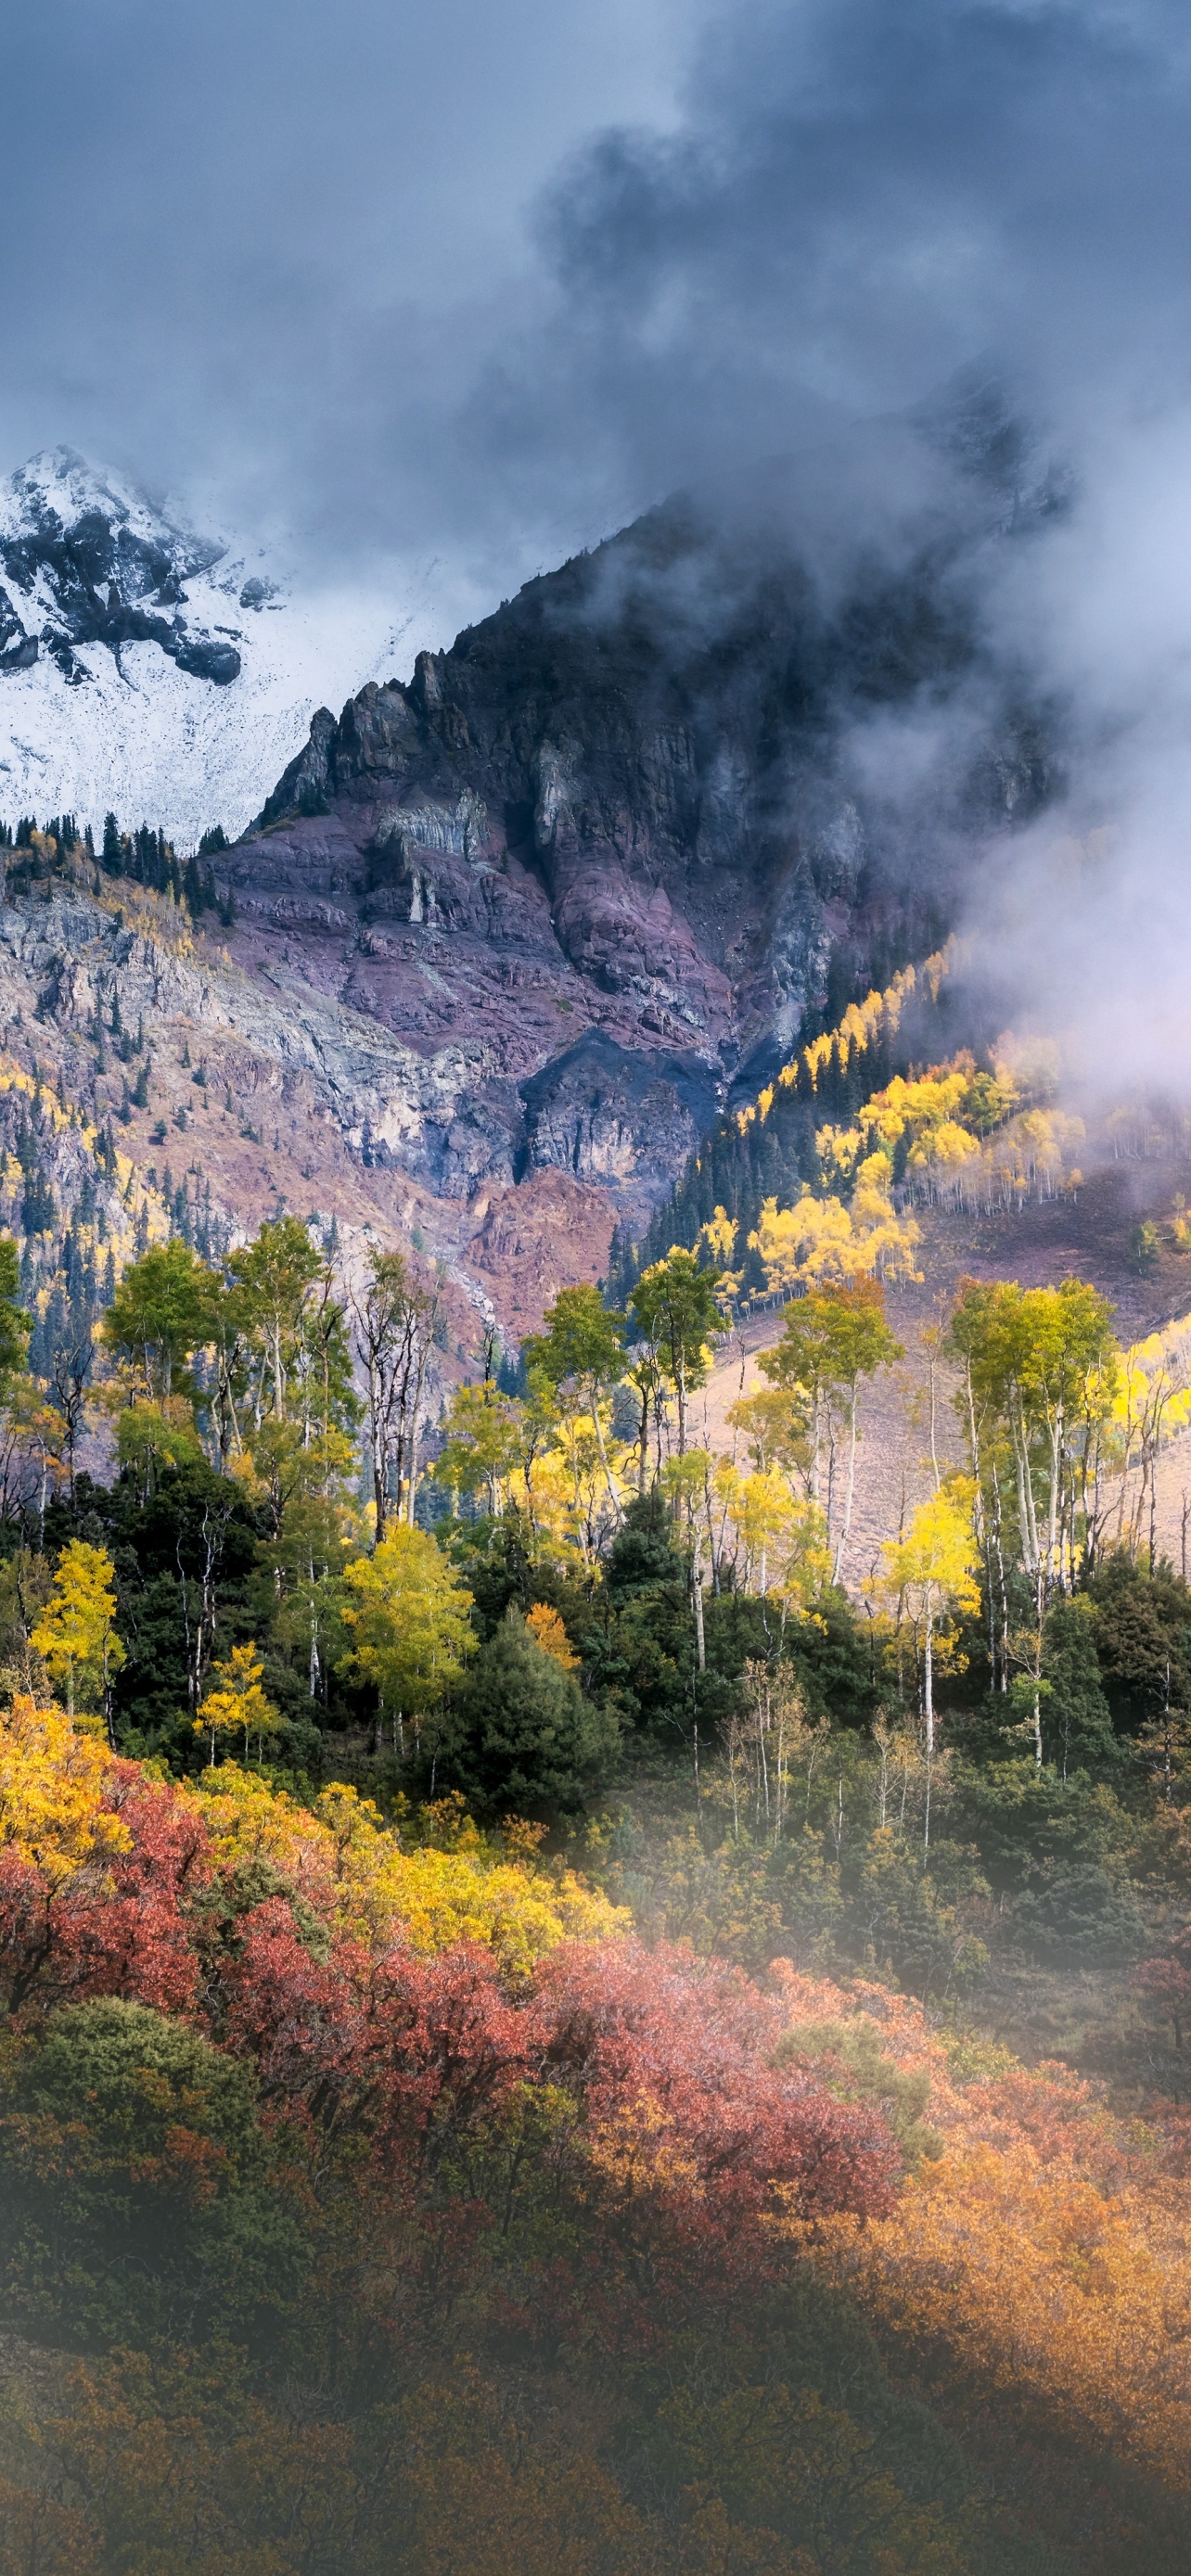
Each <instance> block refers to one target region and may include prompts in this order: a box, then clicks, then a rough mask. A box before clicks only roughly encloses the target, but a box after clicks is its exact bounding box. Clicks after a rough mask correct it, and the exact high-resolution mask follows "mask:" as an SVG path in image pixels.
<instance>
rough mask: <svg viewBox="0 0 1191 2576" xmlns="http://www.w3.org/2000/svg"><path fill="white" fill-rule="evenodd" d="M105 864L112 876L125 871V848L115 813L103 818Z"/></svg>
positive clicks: (120, 874) (119, 874)
mask: <svg viewBox="0 0 1191 2576" xmlns="http://www.w3.org/2000/svg"><path fill="white" fill-rule="evenodd" d="M103 864H104V867H105V869H106V871H107V874H108V875H109V876H110V877H118V876H122V875H123V873H124V848H123V844H122V842H121V839H120V826H119V824H118V822H117V821H116V817H115V815H114V814H105V815H104V818H103Z"/></svg>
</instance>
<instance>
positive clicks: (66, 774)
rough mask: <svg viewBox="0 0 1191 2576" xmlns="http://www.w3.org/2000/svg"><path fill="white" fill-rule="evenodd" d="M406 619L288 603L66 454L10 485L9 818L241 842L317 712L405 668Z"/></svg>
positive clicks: (2, 676) (3, 742)
mask: <svg viewBox="0 0 1191 2576" xmlns="http://www.w3.org/2000/svg"><path fill="white" fill-rule="evenodd" d="M407 623H408V619H404V620H400V621H397V622H396V623H395V622H394V620H393V618H392V616H391V614H388V615H386V614H385V612H384V610H383V609H382V608H380V607H379V605H378V604H377V603H376V602H371V603H362V602H361V601H360V600H359V599H353V600H347V599H338V600H336V599H335V598H327V597H323V598H321V599H319V600H317V601H316V600H314V599H307V600H304V601H303V600H300V599H298V598H296V597H295V596H294V595H293V593H292V592H291V591H290V589H289V588H288V587H287V585H286V584H285V583H283V582H282V581H281V580H279V579H278V578H277V577H276V575H275V573H273V572H271V571H270V569H269V567H268V565H267V564H266V563H265V562H264V560H263V558H262V557H261V556H260V554H259V553H258V554H256V555H254V556H251V557H250V556H249V555H248V554H247V553H246V552H245V551H244V550H243V549H242V548H236V547H235V546H234V545H233V544H231V543H229V542H228V540H227V539H226V538H223V537H215V536H210V535H203V534H200V533H198V532H197V531H195V530H194V529H191V528H188V527H186V526H185V525H183V524H182V522H181V520H180V519H179V518H177V517H175V516H174V515H172V514H171V513H170V512H169V511H168V510H167V509H165V508H162V507H159V506H158V504H157V503H155V502H154V501H153V500H152V499H150V497H149V496H148V495H147V494H146V493H144V492H142V491H140V490H139V489H138V488H137V487H136V486H135V485H134V484H132V483H131V482H129V481H128V479H127V478H126V477H124V476H122V475H120V474H114V473H109V472H106V471H103V470H101V469H99V468H97V467H95V466H93V465H91V464H89V463H88V461H87V460H86V458H84V457H82V456H80V455H78V454H77V453H76V451H75V450H74V449H73V448H70V447H54V448H49V449H46V450H44V451H43V452H42V453H41V454H39V455H37V456H34V457H31V458H30V459H29V461H28V463H27V464H25V465H23V466H21V467H20V468H19V469H18V471H17V472H16V473H15V474H13V475H11V476H10V477H9V479H8V481H7V483H4V484H0V816H3V817H4V819H6V820H8V821H12V820H13V819H14V818H15V817H16V815H17V814H19V813H22V812H30V811H32V812H34V813H37V814H39V815H41V816H43V817H44V816H46V815H48V814H51V813H58V812H65V811H69V812H71V813H74V814H77V815H78V817H79V818H80V820H88V821H90V822H92V823H96V822H98V821H100V820H101V819H102V816H103V814H104V813H105V812H106V811H107V810H108V809H109V807H110V808H112V809H114V810H115V812H116V813H117V814H118V815H119V816H120V818H121V820H122V821H126V822H134V821H139V820H140V819H142V817H144V818H147V819H149V820H151V821H153V822H155V823H160V824H163V825H164V827H165V829H166V830H167V831H168V832H170V833H171V834H172V835H173V837H174V838H175V839H176V840H178V841H179V842H180V843H182V844H186V843H192V842H194V841H195V840H197V838H198V836H199V834H200V833H201V832H202V831H204V830H205V829H206V828H207V827H208V826H209V825H210V824H212V823H214V822H216V821H218V822H222V823H223V824H224V825H225V827H226V829H227V830H229V831H232V832H235V831H237V830H240V829H242V828H243V825H244V824H245V823H246V822H247V821H248V819H249V817H250V815H251V814H252V813H253V812H254V811H255V810H256V809H257V807H259V805H260V804H261V802H262V799H263V797H264V795H265V794H266V793H267V791H268V789H269V787H270V786H271V784H272V782H273V780H274V779H275V778H276V776H277V775H278V773H279V771H280V770H281V769H283V768H284V767H285V765H286V762H287V761H288V760H289V759H290V757H291V756H292V754H293V753H294V751H295V750H296V749H297V747H298V745H299V744H300V742H301V741H302V739H303V736H304V734H305V733H306V730H307V728H308V726H309V722H310V717H311V715H312V713H313V711H314V708H315V707H316V706H317V705H319V704H320V703H325V702H327V701H328V700H329V701H330V703H331V704H332V705H337V704H338V703H339V702H340V700H341V699H342V698H343V697H344V696H346V695H347V693H348V691H349V690H351V689H355V688H359V687H360V686H361V685H362V684H363V682H364V681H365V680H367V679H369V678H373V677H377V676H384V675H385V674H387V672H388V671H389V670H391V669H392V667H393V661H394V656H395V653H396V650H397V645H398V641H399V638H400V635H401V633H402V632H403V629H404V626H405V625H406V624H407Z"/></svg>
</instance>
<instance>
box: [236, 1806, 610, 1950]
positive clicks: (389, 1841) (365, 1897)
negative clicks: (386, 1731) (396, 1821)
mask: <svg viewBox="0 0 1191 2576" xmlns="http://www.w3.org/2000/svg"><path fill="white" fill-rule="evenodd" d="M201 1793H202V1798H203V1808H204V1813H205V1815H206V1816H207V1818H208V1822H209V1828H210V1830H211V1831H212V1833H213V1836H214V1842H215V1850H216V1854H217V1857H218V1858H219V1859H220V1860H222V1861H228V1862H232V1861H236V1860H240V1859H243V1858H247V1857H250V1856H253V1855H261V1856H263V1857H264V1858H266V1859H268V1860H271V1861H272V1863H273V1865H274V1867H275V1868H276V1869H278V1870H280V1871H281V1872H282V1874H283V1875H284V1876H285V1877H286V1878H288V1879H290V1880H291V1881H292V1883H293V1884H294V1885H295V1886H296V1887H297V1888H298V1889H299V1891H300V1892H301V1894H302V1895H304V1896H305V1897H306V1899H307V1901H308V1903H309V1904H310V1905H311V1906H312V1907H313V1908H314V1910H315V1911H316V1912H317V1913H319V1914H321V1915H323V1916H324V1918H325V1919H327V1920H328V1921H329V1922H330V1923H332V1924H333V1926H334V1928H335V1929H336V1930H338V1931H342V1932H348V1933H351V1934H353V1935H354V1936H355V1937H356V1938H357V1939H358V1940H361V1941H363V1942H364V1943H365V1944H366V1945H367V1946H368V1947H369V1948H370V1949H374V1948H383V1947H384V1946H385V1944H386V1943H388V1942H391V1941H394V1940H403V1941H407V1942H408V1943H409V1944H410V1946H411V1948H413V1949H415V1950H423V1951H432V1950H445V1949H449V1948H450V1947H451V1944H452V1943H453V1942H456V1941H480V1942H483V1944H484V1946H485V1948H487V1949H491V1950H493V1951H494V1952H495V1954H496V1956H497V1957H498V1958H499V1959H500V1961H501V1962H502V1965H503V1966H505V1967H506V1968H508V1969H512V1970H517V1971H521V1970H524V1969H527V1968H529V1967H530V1966H532V1964H533V1961H534V1960H535V1959H536V1958H540V1957H541V1955H542V1953H543V1952H544V1951H546V1950H552V1949H554V1948H555V1947H556V1946H557V1944H558V1943H559V1942H560V1941H568V1940H576V1941H601V1940H608V1939H611V1938H614V1937H615V1936H616V1935H617V1934H619V1933H623V1932H625V1931H627V1930H628V1927H629V1917H628V1914H627V1913H626V1912H625V1911H624V1910H623V1909H622V1908H620V1907H617V1906H613V1905H609V1903H608V1902H607V1900H606V1898H604V1897H602V1896H598V1895H595V1894H593V1893H592V1891H591V1890H590V1889H588V1888H585V1887H584V1886H583V1884H582V1882H581V1881H580V1880H579V1879H578V1878H576V1877H575V1876H574V1875H573V1873H572V1872H571V1871H569V1870H568V1871H564V1872H562V1874H561V1875H560V1876H559V1877H557V1878H555V1877H553V1876H547V1875H546V1873H545V1872H544V1871H538V1870H535V1869H533V1868H532V1867H531V1866H528V1865H527V1864H526V1862H525V1861H522V1860H520V1859H518V1860H514V1861H510V1860H506V1859H504V1858H502V1857H500V1856H497V1855H494V1854H492V1853H491V1852H489V1851H488V1850H487V1849H486V1847H485V1846H484V1845H483V1844H482V1843H481V1842H480V1840H479V1837H478V1836H476V1837H475V1838H474V1840H471V1839H469V1841H468V1842H467V1844H466V1845H465V1846H461V1845H456V1847H455V1848H454V1849H453V1850H451V1851H433V1850H414V1851H403V1850H402V1848H401V1845H400V1843H399V1842H398V1840H397V1837H396V1835H395V1834H393V1833H391V1832H389V1831H387V1830H386V1828H385V1826H384V1825H383V1824H382V1822H381V1818H380V1815H379V1812H378V1810H377V1808H376V1807H375V1806H374V1805H373V1804H372V1802H371V1800H370V1799H367V1798H361V1797H360V1796H359V1795H358V1793H357V1792H356V1790H354V1789H351V1788H347V1787H344V1786H341V1785H336V1786H333V1787H331V1788H328V1789H325V1790H324V1791H323V1793H322V1796H321V1797H320V1798H319V1799H318V1800H317V1802H316V1805H315V1808H314V1811H313V1814H311V1813H310V1812H309V1811H308V1810H307V1809H305V1808H303V1807H299V1806H298V1805H297V1803H296V1802H295V1801H294V1800H293V1799H291V1798H288V1797H286V1796H285V1795H284V1794H283V1793H282V1792H280V1791H276V1790H272V1789H270V1788H268V1787H267V1785H266V1784H265V1782H264V1781H263V1780H261V1779H260V1778H258V1777H254V1775H253V1774H252V1773H251V1772H248V1771H241V1770H239V1769H238V1768H237V1769H232V1768H231V1767H230V1766H221V1767H220V1768H219V1769H218V1770H216V1771H206V1772H205V1773H204V1774H203V1779H202V1783H201Z"/></svg>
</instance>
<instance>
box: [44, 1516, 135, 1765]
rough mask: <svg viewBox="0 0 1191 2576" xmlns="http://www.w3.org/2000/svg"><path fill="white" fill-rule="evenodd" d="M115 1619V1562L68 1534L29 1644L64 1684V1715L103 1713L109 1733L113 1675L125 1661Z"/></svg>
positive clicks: (85, 1542)
mask: <svg viewBox="0 0 1191 2576" xmlns="http://www.w3.org/2000/svg"><path fill="white" fill-rule="evenodd" d="M115 1620H116V1594H115V1567H114V1566H113V1564H112V1560H111V1558H110V1556H109V1555H108V1553H107V1550H106V1548H102V1547H90V1546H88V1544H87V1541H86V1539H81V1538H73V1539H71V1540H70V1542H69V1544H68V1545H67V1546H66V1547H64V1548H63V1550H62V1554H61V1556H60V1557H59V1559H58V1563H57V1565H56V1567H55V1569H54V1588H53V1591H52V1593H51V1595H50V1598H49V1600H48V1601H47V1602H46V1604H45V1607H44V1609H42V1610H41V1611H40V1612H39V1614H38V1618H37V1624H36V1626H35V1627H34V1628H33V1629H31V1631H30V1643H31V1644H32V1645H33V1646H34V1647H35V1648H36V1651H37V1653H38V1654H39V1655H40V1656H42V1658H43V1660H44V1662H45V1664H46V1665H47V1667H48V1669H49V1671H50V1673H51V1674H52V1675H53V1678H54V1680H55V1681H56V1682H59V1683H61V1682H64V1683H65V1685H66V1707H67V1714H68V1716H69V1717H70V1718H71V1719H72V1720H73V1718H74V1716H75V1714H76V1711H77V1712H78V1713H79V1714H80V1715H82V1714H86V1715H88V1716H95V1715H97V1714H98V1713H99V1712H102V1714H103V1717H104V1719H105V1721H106V1722H107V1724H108V1727H109V1732H110V1723H111V1712H110V1707H109V1695H110V1691H111V1682H112V1675H113V1674H114V1673H117V1672H118V1671H119V1669H120V1666H121V1664H122V1663H123V1661H124V1648H123V1646H122V1645H121V1643H120V1640H119V1638H118V1636H117V1634H116V1627H115ZM97 1702H98V1708H97V1706H96V1703H97Z"/></svg>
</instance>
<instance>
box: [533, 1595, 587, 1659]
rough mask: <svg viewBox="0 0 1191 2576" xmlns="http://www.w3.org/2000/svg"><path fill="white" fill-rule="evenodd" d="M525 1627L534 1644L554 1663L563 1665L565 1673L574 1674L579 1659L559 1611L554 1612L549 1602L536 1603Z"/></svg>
mask: <svg viewBox="0 0 1191 2576" xmlns="http://www.w3.org/2000/svg"><path fill="white" fill-rule="evenodd" d="M525 1625H526V1627H527V1628H528V1630H529V1633H530V1636H531V1637H532V1638H533V1641H534V1644H535V1645H537V1646H540V1647H541V1649H542V1653H543V1654H544V1655H549V1656H550V1657H551V1658H552V1660H553V1661H554V1663H556V1664H561V1665H562V1668H563V1671H564V1673H573V1672H574V1671H575V1670H576V1668H577V1666H578V1663H579V1657H578V1655H577V1654H576V1653H575V1650H574V1647H573V1646H572V1644H571V1641H570V1638H569V1637H568V1635H567V1632H566V1629H565V1628H564V1626H563V1623H562V1621H561V1619H560V1618H559V1615H558V1612H557V1610H552V1609H551V1608H550V1606H549V1603H548V1602H545V1601H535V1602H534V1605H533V1608H532V1609H531V1610H530V1611H529V1612H528V1613H527V1616H526V1621H525Z"/></svg>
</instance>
